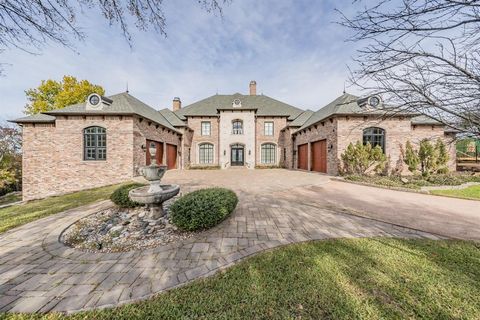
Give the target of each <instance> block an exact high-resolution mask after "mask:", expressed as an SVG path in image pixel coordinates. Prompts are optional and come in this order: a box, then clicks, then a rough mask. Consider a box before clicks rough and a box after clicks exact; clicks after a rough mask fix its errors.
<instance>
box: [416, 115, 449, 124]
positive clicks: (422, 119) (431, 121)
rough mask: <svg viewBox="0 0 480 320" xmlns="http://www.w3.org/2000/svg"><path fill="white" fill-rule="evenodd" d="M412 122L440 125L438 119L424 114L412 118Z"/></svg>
mask: <svg viewBox="0 0 480 320" xmlns="http://www.w3.org/2000/svg"><path fill="white" fill-rule="evenodd" d="M412 124H415V125H422V124H425V125H442V123H441V122H440V121H437V120H435V119H433V118H430V117H429V116H426V115H420V116H416V117H413V118H412Z"/></svg>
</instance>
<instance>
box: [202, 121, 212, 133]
mask: <svg viewBox="0 0 480 320" xmlns="http://www.w3.org/2000/svg"><path fill="white" fill-rule="evenodd" d="M211 129H212V124H211V123H210V121H204V122H202V136H209V135H210V133H211Z"/></svg>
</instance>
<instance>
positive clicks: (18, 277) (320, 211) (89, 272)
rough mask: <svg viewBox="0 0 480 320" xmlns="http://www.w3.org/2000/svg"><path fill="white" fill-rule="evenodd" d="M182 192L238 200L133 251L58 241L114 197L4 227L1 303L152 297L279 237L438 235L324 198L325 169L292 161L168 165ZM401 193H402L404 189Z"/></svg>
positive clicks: (17, 308)
mask: <svg viewBox="0 0 480 320" xmlns="http://www.w3.org/2000/svg"><path fill="white" fill-rule="evenodd" d="M166 181H167V182H170V183H172V182H176V183H179V184H180V185H181V187H182V189H183V190H184V191H189V190H193V189H198V188H202V187H205V186H212V185H222V186H227V187H231V188H233V189H234V190H235V191H236V192H237V194H238V195H239V198H240V201H239V204H238V206H237V209H236V210H235V212H234V213H233V214H232V215H231V216H230V217H229V218H228V219H226V220H225V221H223V222H222V223H221V224H220V225H218V226H217V227H215V228H213V229H210V230H208V231H205V232H202V233H199V234H197V235H195V236H194V237H193V238H190V239H187V240H185V241H182V242H180V243H175V244H169V245H165V246H160V247H156V248H152V249H148V250H143V251H132V252H126V253H113V254H101V253H86V252H82V251H79V250H76V249H72V248H69V247H66V246H65V245H63V244H62V243H60V242H59V240H58V239H59V236H60V234H61V232H62V231H63V230H64V229H65V228H67V227H68V226H69V225H70V224H72V223H73V222H75V221H76V220H78V219H80V218H82V217H85V216H87V215H89V214H91V213H94V212H96V211H99V210H102V209H105V208H108V207H110V206H111V205H112V204H111V203H110V202H109V201H103V202H99V203H96V204H93V205H90V206H86V207H82V208H77V209H74V210H70V211H67V212H63V213H60V214H57V215H55V216H51V217H47V218H44V219H41V220H38V221H35V222H32V223H29V224H27V225H24V226H22V227H19V228H16V229H14V230H11V231H9V232H7V233H4V234H2V235H0V310H1V311H9V312H48V311H66V312H75V311H80V310H88V309H93V308H99V307H110V306H115V305H119V304H124V303H129V302H133V301H138V300H141V299H146V298H148V297H151V296H152V295H154V294H156V293H159V292H162V291H164V290H166V289H169V288H172V287H176V286H179V285H182V284H184V283H187V282H189V281H191V280H193V279H197V278H199V277H205V276H208V275H212V274H214V273H215V272H217V271H218V270H221V269H222V268H225V267H228V266H230V265H232V264H233V263H235V262H236V261H239V260H241V259H243V258H245V257H247V256H250V255H252V254H255V253H257V252H260V251H263V250H266V249H270V248H274V247H278V246H280V245H284V244H289V243H294V242H300V241H307V240H319V239H327V238H339V237H374V236H386V237H404V238H419V237H428V238H433V239H438V238H439V236H436V235H433V234H431V233H426V232H422V231H415V230H413V229H409V228H404V227H400V226H396V225H393V224H389V223H385V222H381V221H378V220H375V219H370V218H365V217H360V216H356V215H352V214H350V213H349V212H348V210H345V209H340V208H338V207H336V206H334V205H326V204H324V203H322V202H321V201H320V200H319V202H317V201H316V200H315V199H321V198H322V192H321V191H319V190H318V189H319V188H328V186H329V184H330V183H333V182H332V181H330V179H329V178H328V177H327V176H322V175H317V174H308V173H302V172H293V171H286V170H272V171H271V170H255V171H247V170H229V171H227V172H198V171H196V172H194V171H186V172H180V171H179V172H169V173H168V174H167V177H166ZM399 194H400V196H401V193H399Z"/></svg>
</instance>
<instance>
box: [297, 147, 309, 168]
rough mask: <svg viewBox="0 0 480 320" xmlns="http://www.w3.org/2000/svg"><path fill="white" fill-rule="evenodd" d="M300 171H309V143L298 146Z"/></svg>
mask: <svg viewBox="0 0 480 320" xmlns="http://www.w3.org/2000/svg"><path fill="white" fill-rule="evenodd" d="M298 169H302V170H308V143H305V144H301V145H299V146H298Z"/></svg>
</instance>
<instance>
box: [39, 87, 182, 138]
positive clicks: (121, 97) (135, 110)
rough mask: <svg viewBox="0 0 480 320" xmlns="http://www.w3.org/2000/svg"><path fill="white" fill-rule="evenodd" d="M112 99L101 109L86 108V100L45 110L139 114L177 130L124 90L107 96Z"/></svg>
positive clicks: (66, 112) (75, 113)
mask: <svg viewBox="0 0 480 320" xmlns="http://www.w3.org/2000/svg"><path fill="white" fill-rule="evenodd" d="M107 98H108V99H110V100H112V103H111V104H110V105H105V106H104V107H103V109H102V110H87V109H86V105H87V103H86V102H82V103H78V104H74V105H71V106H68V107H65V108H63V109H57V110H52V111H48V112H45V114H47V115H84V114H98V115H109V114H111V115H139V116H141V117H144V118H146V119H149V120H151V121H153V122H156V123H158V124H160V125H162V126H163V127H165V128H168V129H171V130H173V131H176V132H178V131H177V130H176V129H175V128H174V127H173V126H172V125H171V124H170V122H169V121H167V119H165V117H164V116H163V115H162V114H160V112H158V111H157V110H155V109H153V108H152V107H150V106H148V105H147V104H145V103H143V102H142V101H140V100H138V99H137V98H135V97H134V96H132V95H130V94H128V93H126V92H124V93H119V94H115V95H113V96H109V97H107Z"/></svg>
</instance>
